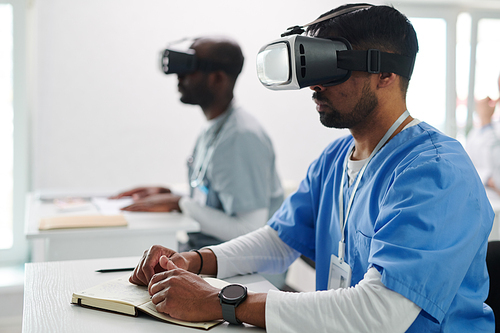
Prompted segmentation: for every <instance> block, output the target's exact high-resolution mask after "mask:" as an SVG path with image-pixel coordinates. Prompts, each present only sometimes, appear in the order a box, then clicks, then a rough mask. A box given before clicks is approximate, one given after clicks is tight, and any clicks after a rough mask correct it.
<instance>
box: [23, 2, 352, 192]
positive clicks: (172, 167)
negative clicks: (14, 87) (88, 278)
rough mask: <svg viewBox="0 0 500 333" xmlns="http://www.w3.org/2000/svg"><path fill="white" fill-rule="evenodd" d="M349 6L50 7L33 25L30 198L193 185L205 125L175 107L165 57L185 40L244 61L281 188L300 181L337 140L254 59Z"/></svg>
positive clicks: (36, 5) (41, 9)
mask: <svg viewBox="0 0 500 333" xmlns="http://www.w3.org/2000/svg"><path fill="white" fill-rule="evenodd" d="M340 4H342V2H340V1H331V0H328V1H327V0H317V1H315V2H314V3H313V5H311V4H310V3H306V2H304V1H298V0H293V1H292V0H290V1H266V0H255V1H246V2H240V1H232V0H214V1H206V0H193V1H171V0H170V1H167V0H143V1H131V0H85V1H67V0H43V1H40V0H39V1H33V2H32V5H31V6H32V7H31V8H30V11H31V13H32V14H33V16H34V17H35V18H36V22H35V24H34V27H35V28H34V32H33V33H34V38H33V43H35V44H34V50H35V52H34V55H33V56H32V61H33V64H32V65H33V66H34V69H35V70H34V71H33V72H32V73H31V75H32V76H31V77H30V80H31V84H32V87H33V89H34V90H33V91H34V93H33V98H32V101H31V103H30V105H32V110H31V112H32V133H33V135H32V140H33V168H32V170H33V188H34V189H36V190H39V189H45V190H46V189H116V190H117V189H121V188H127V187H130V186H136V185H140V184H157V183H159V184H173V183H181V182H185V181H186V168H185V161H186V157H187V156H188V154H190V153H191V150H192V147H193V145H194V140H195V137H196V134H197V133H198V131H199V129H200V128H201V126H202V125H203V123H204V118H203V115H202V112H201V110H200V109H199V108H198V107H193V106H186V105H183V104H182V103H180V102H179V101H178V98H179V94H178V92H177V87H176V85H177V79H176V76H175V75H174V76H165V75H164V74H162V73H161V72H160V70H159V66H158V63H159V51H160V50H161V49H162V48H164V47H165V46H166V44H167V42H169V41H173V40H177V39H180V38H183V37H185V36H199V35H208V34H225V35H229V36H231V37H233V38H235V39H236V40H238V41H239V42H240V43H241V45H242V48H243V52H244V54H245V56H246V62H245V66H244V69H243V73H242V74H241V76H240V78H239V82H238V84H237V87H236V96H237V100H238V101H239V103H240V104H242V105H243V106H244V107H245V108H247V109H248V110H249V111H250V112H252V113H253V114H254V115H255V116H256V117H257V118H258V119H259V120H260V121H261V123H262V124H263V126H264V127H265V128H266V129H267V130H268V132H269V135H270V136H271V138H272V139H273V142H274V146H275V150H276V153H277V162H278V168H279V172H280V175H281V178H282V179H283V180H292V181H299V180H300V179H302V177H303V176H304V174H305V172H306V169H307V166H308V165H309V163H310V162H311V161H312V160H313V159H314V158H316V157H317V156H318V154H319V153H320V152H321V150H322V149H323V148H324V147H325V146H326V145H327V143H328V142H330V141H331V140H333V139H335V138H336V137H338V136H340V135H343V134H345V133H346V132H345V131H339V130H332V129H326V128H324V127H323V126H322V125H321V124H320V123H319V120H318V115H317V113H316V110H315V105H314V103H313V102H312V100H311V91H310V90H309V89H303V90H302V91H292V92H273V91H270V90H267V89H265V88H264V87H263V86H262V85H261V84H260V83H259V82H258V80H257V78H256V73H255V56H256V53H257V52H258V50H259V48H260V47H261V46H262V45H263V44H265V43H266V42H268V41H271V40H273V39H276V38H279V35H280V34H281V33H282V32H283V31H284V30H285V29H286V28H288V27H289V26H292V25H296V24H305V23H307V22H310V21H312V20H314V19H315V18H316V17H317V16H318V15H319V14H321V13H323V12H325V11H327V10H330V9H331V8H334V7H336V6H338V5H340Z"/></svg>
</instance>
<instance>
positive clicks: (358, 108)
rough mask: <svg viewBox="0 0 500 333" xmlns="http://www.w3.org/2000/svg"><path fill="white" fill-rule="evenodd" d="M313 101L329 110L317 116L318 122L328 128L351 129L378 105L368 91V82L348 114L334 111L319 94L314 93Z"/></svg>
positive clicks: (374, 97) (375, 98)
mask: <svg viewBox="0 0 500 333" xmlns="http://www.w3.org/2000/svg"><path fill="white" fill-rule="evenodd" d="M313 99H315V100H317V101H320V102H322V103H323V104H325V105H326V106H328V108H329V109H330V110H329V112H321V113H320V114H319V120H320V122H321V123H322V124H323V126H326V127H328V128H352V127H354V126H356V125H357V124H359V123H360V122H362V121H363V120H364V119H365V118H366V117H367V116H368V115H369V114H370V113H372V111H373V110H375V108H376V107H377V105H378V99H377V96H376V95H375V94H374V93H373V91H371V90H370V82H366V83H365V85H364V86H363V91H362V95H361V99H360V100H359V101H358V103H357V104H356V105H355V106H354V109H353V110H352V112H350V113H348V114H343V113H341V112H339V111H338V110H337V109H335V108H334V107H333V106H332V105H331V103H330V101H328V100H327V99H326V98H325V97H324V96H323V95H322V94H321V92H314V93H313Z"/></svg>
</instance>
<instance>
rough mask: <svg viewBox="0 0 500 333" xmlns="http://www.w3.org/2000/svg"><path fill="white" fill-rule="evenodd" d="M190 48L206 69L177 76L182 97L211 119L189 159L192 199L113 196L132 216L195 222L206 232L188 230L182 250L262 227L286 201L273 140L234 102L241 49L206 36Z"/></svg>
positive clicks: (153, 191)
mask: <svg viewBox="0 0 500 333" xmlns="http://www.w3.org/2000/svg"><path fill="white" fill-rule="evenodd" d="M190 51H191V52H194V55H195V58H196V61H197V62H198V63H200V64H204V65H203V66H200V67H198V68H196V69H194V70H190V71H185V70H184V71H182V73H177V77H178V81H179V83H178V89H179V92H180V94H181V97H180V100H181V102H183V103H185V104H191V105H198V106H200V108H201V110H202V111H203V114H204V116H205V117H206V119H207V125H206V127H205V129H204V130H203V131H202V132H201V133H200V134H199V136H198V139H197V141H196V145H195V147H194V151H193V154H192V156H191V157H190V158H189V161H188V167H189V168H188V169H189V170H188V179H189V183H190V185H191V186H190V195H189V196H181V195H177V194H174V193H172V192H171V191H170V189H169V188H165V187H138V188H135V189H132V190H128V191H125V192H122V193H119V194H118V195H116V196H114V197H113V198H122V197H127V196H130V197H132V198H133V199H134V203H133V204H132V205H130V206H128V207H125V208H124V210H126V211H146V212H169V211H182V212H183V213H184V214H186V215H189V216H191V217H192V218H194V219H195V220H196V221H198V222H199V223H200V228H201V232H200V233H190V234H189V241H188V243H187V244H185V245H184V246H183V248H184V249H193V248H199V247H202V246H206V245H213V244H218V243H220V242H222V241H227V240H230V239H233V238H235V237H237V236H240V235H243V234H246V233H248V232H250V231H253V230H256V229H258V228H259V227H262V226H263V225H265V223H266V221H267V220H268V219H269V217H270V216H272V214H273V213H274V212H275V211H276V210H277V209H278V208H279V206H280V205H281V203H282V202H283V189H282V187H281V183H280V180H279V177H278V173H277V171H276V163H275V153H274V149H273V145H272V142H271V140H270V138H269V136H268V135H267V133H266V132H265V130H264V129H263V128H262V126H261V125H260V124H259V122H258V121H257V120H256V119H255V118H254V117H253V116H252V115H250V114H249V113H248V112H246V111H245V110H244V109H243V108H241V107H239V106H238V105H237V104H236V102H235V100H234V95H233V90H234V87H235V84H236V80H237V78H238V75H239V74H240V72H241V70H242V67H243V61H244V58H243V54H242V52H241V49H240V47H239V45H238V44H237V43H236V42H235V41H234V40H232V39H229V38H226V37H202V38H198V39H196V40H195V41H194V43H193V44H192V45H191V47H190ZM171 52H172V51H171ZM172 62H173V60H172ZM170 65H172V64H170Z"/></svg>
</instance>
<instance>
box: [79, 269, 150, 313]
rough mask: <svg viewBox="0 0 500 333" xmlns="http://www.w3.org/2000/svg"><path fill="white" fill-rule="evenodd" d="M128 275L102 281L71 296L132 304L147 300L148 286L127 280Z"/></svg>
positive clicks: (135, 304) (148, 298)
mask: <svg viewBox="0 0 500 333" xmlns="http://www.w3.org/2000/svg"><path fill="white" fill-rule="evenodd" d="M129 277H130V275H126V276H122V277H120V278H117V279H114V280H111V281H108V282H104V283H102V284H99V285H97V286H95V287H92V288H88V289H85V290H84V291H82V292H80V293H75V294H73V298H82V299H88V298H93V299H100V300H107V301H110V302H116V303H124V304H129V305H132V306H138V305H140V304H143V303H146V302H149V300H150V296H149V293H148V287H146V286H138V285H135V284H132V283H130V282H129V281H128V279H129Z"/></svg>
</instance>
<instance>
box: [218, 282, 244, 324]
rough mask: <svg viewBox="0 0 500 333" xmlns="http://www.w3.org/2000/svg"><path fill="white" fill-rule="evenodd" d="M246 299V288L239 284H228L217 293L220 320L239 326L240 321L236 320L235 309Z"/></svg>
mask: <svg viewBox="0 0 500 333" xmlns="http://www.w3.org/2000/svg"><path fill="white" fill-rule="evenodd" d="M246 298H247V287H245V286H244V285H241V284H230V285H227V286H225V287H224V288H222V289H221V291H219V300H220V305H221V306H222V318H224V320H225V321H227V322H229V323H231V324H235V325H239V324H241V321H239V320H238V319H237V318H236V307H237V306H238V305H240V304H241V303H242V302H243V301H244V300H245V299H246Z"/></svg>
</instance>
